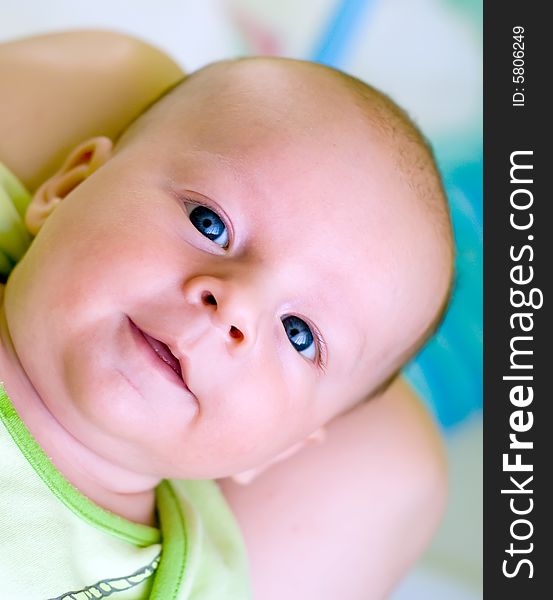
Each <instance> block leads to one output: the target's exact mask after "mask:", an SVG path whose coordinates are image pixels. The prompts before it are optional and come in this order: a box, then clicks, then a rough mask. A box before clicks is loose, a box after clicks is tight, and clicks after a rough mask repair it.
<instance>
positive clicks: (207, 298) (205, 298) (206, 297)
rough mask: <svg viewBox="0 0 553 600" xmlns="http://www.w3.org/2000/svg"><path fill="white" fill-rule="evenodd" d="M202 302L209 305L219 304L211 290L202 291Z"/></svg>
mask: <svg viewBox="0 0 553 600" xmlns="http://www.w3.org/2000/svg"><path fill="white" fill-rule="evenodd" d="M202 302H203V303H204V304H206V305H209V306H217V300H215V296H214V295H213V294H212V293H211V292H202Z"/></svg>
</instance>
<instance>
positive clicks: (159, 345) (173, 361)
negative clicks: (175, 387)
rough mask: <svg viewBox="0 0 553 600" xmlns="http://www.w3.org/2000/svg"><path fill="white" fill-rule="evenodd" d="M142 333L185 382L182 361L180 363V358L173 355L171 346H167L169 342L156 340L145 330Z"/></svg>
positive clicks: (160, 356)
mask: <svg viewBox="0 0 553 600" xmlns="http://www.w3.org/2000/svg"><path fill="white" fill-rule="evenodd" d="M141 333H142V335H143V336H144V337H145V338H146V341H147V342H148V344H150V346H151V347H152V349H153V350H154V352H155V353H156V354H157V355H158V356H159V358H161V360H162V361H163V362H164V363H165V364H167V365H169V366H170V367H171V369H173V371H175V373H176V374H177V375H178V376H179V377H180V378H181V380H182V381H183V383H184V380H183V378H182V370H181V367H180V363H179V361H178V359H177V358H176V357H175V356H174V355H173V353H172V352H171V350H169V346H167V344H164V343H163V342H161V341H159V340H156V339H155V338H153V337H151V336H149V335H148V334H147V333H145V332H144V331H141Z"/></svg>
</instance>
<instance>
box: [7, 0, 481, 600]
mask: <svg viewBox="0 0 553 600" xmlns="http://www.w3.org/2000/svg"><path fill="white" fill-rule="evenodd" d="M0 7H1V13H0V14H1V19H0V41H3V40H8V39H12V38H16V37H21V36H28V35H32V34H35V33H43V32H47V31H55V30H61V29H71V28H78V27H89V28H108V29H114V30H118V31H122V32H126V33H130V34H134V35H137V36H139V37H141V38H142V39H144V40H146V41H149V42H150V43H152V44H154V45H156V46H158V47H159V48H161V49H163V50H165V51H166V52H167V53H169V54H170V55H171V56H173V57H174V58H175V59H176V60H177V62H179V63H180V64H181V65H182V67H183V68H184V69H185V70H187V71H193V70H195V69H197V68H199V67H201V66H203V65H205V64H206V63H208V62H212V61H214V60H218V59H222V58H228V57H232V56H239V55H249V54H270V55H281V56H290V57H294V58H303V59H309V60H314V61H318V62H323V63H325V64H329V65H331V66H334V67H338V68H340V69H342V70H345V71H347V72H349V73H351V74H353V75H355V76H357V77H359V78H361V79H363V80H365V81H367V82H369V83H371V84H373V85H375V86H376V87H378V88H380V89H382V90H383V91H384V92H386V93H387V94H388V95H390V96H391V97H392V98H393V99H394V100H395V101H396V102H397V103H398V104H400V105H401V106H403V107H404V108H405V109H406V110H407V111H408V112H409V114H410V115H411V117H412V118H413V119H414V120H415V122H416V123H417V124H418V125H419V126H420V127H421V129H422V130H423V131H424V133H425V134H426V135H427V137H428V138H429V139H430V141H431V143H432V145H433V147H434V150H435V153H436V156H437V159H438V163H439V165H440V167H441V170H442V173H443V176H444V181H445V184H446V189H447V192H448V196H449V200H450V204H451V210H452V216H453V222H454V229H455V236H456V242H457V264H456V281H455V290H454V295H453V301H452V305H451V309H450V312H449V313H448V315H447V317H446V319H445V321H444V323H443V324H442V326H441V328H440V330H439V332H438V334H437V335H436V337H435V338H434V340H433V341H432V343H431V344H430V345H429V346H427V348H426V349H425V350H424V351H423V352H422V353H421V354H420V355H419V356H418V357H417V359H416V360H414V361H413V362H412V363H411V364H410V365H409V366H408V367H407V369H406V375H407V377H408V379H409V380H410V381H411V383H412V384H413V385H414V387H415V388H416V389H417V390H418V392H419V393H420V394H421V396H422V397H423V398H424V399H425V401H426V402H427V403H428V406H429V408H430V410H431V411H432V412H433V413H434V415H435V417H436V419H437V421H438V422H439V423H440V425H441V428H442V431H443V433H444V436H445V438H446V442H447V447H448V454H449V463H450V492H451V497H450V502H449V507H448V510H447V513H446V517H445V519H444V521H443V524H442V526H441V528H440V530H439V531H438V533H437V535H436V537H435V539H434V541H433V543H432V545H431V546H430V548H429V549H428V551H427V552H426V553H425V555H424V556H423V557H422V559H421V560H420V561H419V563H418V564H417V565H416V567H415V568H414V569H413V570H412V572H411V573H410V574H409V575H408V576H407V577H406V578H405V580H404V581H403V582H401V584H400V585H399V586H398V588H397V590H396V591H395V592H394V594H393V595H392V600H442V599H444V598H448V600H475V599H477V598H481V597H482V0H306V1H304V2H298V1H295V0H202V1H201V2H199V1H193V0H188V1H187V0H156V2H153V1H152V0H118V1H117V2H113V1H112V0H95V2H93V3H91V2H79V1H75V0H49V1H48V2H43V1H42V0H27V1H26V2H24V3H14V2H9V3H8V1H7V0H0Z"/></svg>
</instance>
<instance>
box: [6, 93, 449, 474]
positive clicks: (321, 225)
mask: <svg viewBox="0 0 553 600" xmlns="http://www.w3.org/2000/svg"><path fill="white" fill-rule="evenodd" d="M276 93H278V92H276ZM336 94H338V92H336ZM248 98H249V99H248V100H247V101H246V100H245V101H244V102H242V103H240V102H236V105H229V106H228V107H227V108H228V109H227V110H222V107H218V106H217V102H215V101H214V102H213V106H211V107H206V106H205V105H202V104H201V103H200V102H196V103H193V102H192V104H191V105H190V106H189V107H187V108H186V110H185V111H181V112H179V111H175V114H174V115H173V116H171V117H169V116H167V117H165V118H163V119H160V122H159V124H158V125H157V126H156V127H155V128H154V129H153V130H151V131H149V132H148V134H147V135H142V136H138V137H137V138H136V139H135V140H133V141H132V142H130V143H129V145H127V146H123V147H122V148H121V149H120V150H119V151H117V152H116V153H115V154H114V155H113V157H112V158H110V159H109V160H108V161H107V162H106V163H105V164H104V165H103V166H102V167H100V168H99V169H98V170H97V171H96V172H95V173H93V174H92V175H91V176H90V177H89V178H88V179H87V180H85V181H84V182H83V183H82V184H80V185H79V186H78V187H77V188H76V189H75V190H73V191H72V192H71V193H70V194H69V195H68V196H67V197H66V198H65V199H64V200H63V201H62V203H61V204H60V206H59V207H58V208H57V209H56V211H55V212H54V214H53V215H52V216H51V217H50V218H49V220H48V221H47V222H46V224H45V226H44V228H43V230H42V231H41V232H40V234H39V235H38V237H37V238H36V240H35V241H34V242H33V245H32V246H31V249H30V250H29V252H28V254H27V256H26V257H25V258H24V259H23V261H22V262H21V264H20V265H19V267H18V268H17V270H16V271H15V273H14V275H13V276H12V279H11V280H10V282H9V284H8V290H7V291H8V292H9V294H7V297H8V299H9V298H13V299H17V301H15V300H11V301H10V302H9V305H8V308H9V311H8V319H9V324H10V328H11V334H12V338H13V341H14V345H15V347H16V350H17V352H18V354H19V357H20V360H21V362H22V364H23V366H24V368H25V369H26V371H27V374H28V375H29V377H30V379H31V380H32V382H33V383H34V385H35V387H36V389H37V391H38V392H39V394H40V396H41V397H42V399H43V400H44V401H45V402H46V404H47V405H48V407H49V409H50V410H51V411H52V413H53V414H54V415H55V416H56V418H58V420H59V421H60V422H61V423H62V424H63V425H64V426H65V427H66V428H67V429H68V430H69V431H71V432H72V433H73V435H74V436H75V437H77V438H78V439H80V440H81V441H82V442H83V443H85V444H86V445H87V446H89V447H92V448H94V449H95V450H96V451H97V452H99V453H100V454H102V455H103V456H106V457H107V458H109V459H110V460H113V461H116V462H118V463H119V464H121V465H123V466H127V467H133V468H137V465H140V468H141V469H142V470H143V471H144V472H145V473H149V474H156V475H159V476H161V477H199V478H215V477H222V476H226V475H229V474H232V473H236V472H238V471H241V470H243V469H247V468H251V467H254V466H257V465H259V464H260V463H262V462H264V461H265V460H267V459H269V458H270V457H272V456H274V455H276V454H277V453H279V452H280V451H283V450H285V449H286V448H287V447H288V446H290V445H291V444H293V443H295V442H297V441H299V440H301V439H302V438H304V437H305V436H307V435H308V434H309V433H311V432H312V431H314V430H315V429H317V428H318V427H320V426H321V425H322V424H324V423H326V422H327V421H329V420H330V419H331V418H332V417H333V416H335V415H337V414H338V413H340V412H341V411H343V410H345V409H346V408H348V407H350V406H351V405H352V404H353V403H354V402H355V401H357V400H360V399H361V398H362V397H363V394H364V393H365V392H366V391H367V390H369V389H370V388H371V386H373V385H374V384H375V383H377V382H378V381H379V379H380V378H381V376H382V374H383V373H385V372H386V369H387V368H389V366H390V364H391V363H392V362H393V360H394V358H395V357H397V354H398V352H399V351H400V350H402V349H403V348H405V346H406V345H407V344H408V343H409V342H411V341H412V340H413V339H414V338H416V336H417V335H418V334H420V332H422V330H423V329H424V327H425V326H426V325H428V323H429V322H430V321H431V319H432V317H433V315H434V313H435V312H436V309H437V307H438V305H439V304H440V301H441V299H442V298H443V295H444V292H445V289H446V286H447V277H448V269H449V266H448V264H447V260H446V259H445V258H444V260H441V259H440V258H439V256H438V254H439V253H440V252H443V249H442V248H441V247H440V243H439V242H438V241H437V240H436V239H434V237H435V236H434V234H433V233H432V231H433V230H432V228H431V226H430V225H429V224H428V223H427V221H428V218H427V217H426V215H425V213H424V211H423V210H422V209H420V208H419V207H418V206H417V203H415V202H412V201H411V198H410V197H409V191H408V190H407V189H406V188H405V187H404V186H403V184H401V183H400V182H399V180H398V179H397V177H396V176H395V173H394V169H393V165H392V163H391V161H390V159H389V158H388V157H387V155H386V153H384V152H381V148H380V147H379V143H377V142H376V141H374V140H371V139H370V137H369V138H368V137H367V136H368V129H367V128H366V127H365V126H364V124H363V121H362V119H361V118H360V117H359V116H358V115H357V113H356V109H354V108H353V107H350V106H349V105H348V103H347V101H344V102H342V104H341V105H338V103H337V102H336V98H334V99H333V98H332V97H330V98H329V97H328V94H326V99H325V101H322V100H317V99H316V98H314V99H313V106H312V107H311V109H310V111H308V112H309V114H307V116H306V113H305V111H301V110H298V108H297V106H295V105H293V104H292V103H291V102H288V101H287V100H286V98H287V96H286V95H285V94H283V96H282V98H281V99H279V100H278V101H275V99H274V98H273V99H272V100H271V101H270V102H268V103H267V104H266V105H265V104H264V103H263V100H262V98H261V97H260V98H255V97H251V96H249V97H248ZM168 349H170V351H171V354H172V355H174V357H177V358H178V360H179V361H180V367H179V366H177V363H176V359H175V358H174V357H173V356H171V354H170V353H169V350H168Z"/></svg>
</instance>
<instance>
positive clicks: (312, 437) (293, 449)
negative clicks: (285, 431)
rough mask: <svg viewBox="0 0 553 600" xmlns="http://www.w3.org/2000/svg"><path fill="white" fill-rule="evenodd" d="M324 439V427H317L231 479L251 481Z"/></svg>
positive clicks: (239, 481)
mask: <svg viewBox="0 0 553 600" xmlns="http://www.w3.org/2000/svg"><path fill="white" fill-rule="evenodd" d="M325 439H326V428H325V427H319V429H317V430H316V431H314V432H313V433H310V434H309V435H308V436H307V437H306V438H305V439H304V440H302V441H301V442H297V443H295V444H293V445H292V446H290V448H288V449H287V450H284V452H281V453H280V454H278V455H277V456H275V457H274V458H271V459H270V460H268V461H267V462H266V463H264V464H262V465H260V466H259V467H256V468H255V469H248V470H247V471H242V472H241V473H237V474H236V475H233V476H232V477H231V479H233V480H234V481H235V482H236V483H241V484H242V485H247V484H248V483H251V482H252V481H253V480H254V479H255V478H256V477H257V476H258V475H260V474H261V473H263V471H266V470H267V469H268V468H269V467H270V466H272V465H275V464H277V463H279V462H282V461H283V460H285V459H287V458H290V457H291V456H293V455H294V454H297V453H298V452H299V451H300V450H301V449H302V448H305V447H306V446H310V445H312V444H321V443H322V442H324V441H325Z"/></svg>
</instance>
